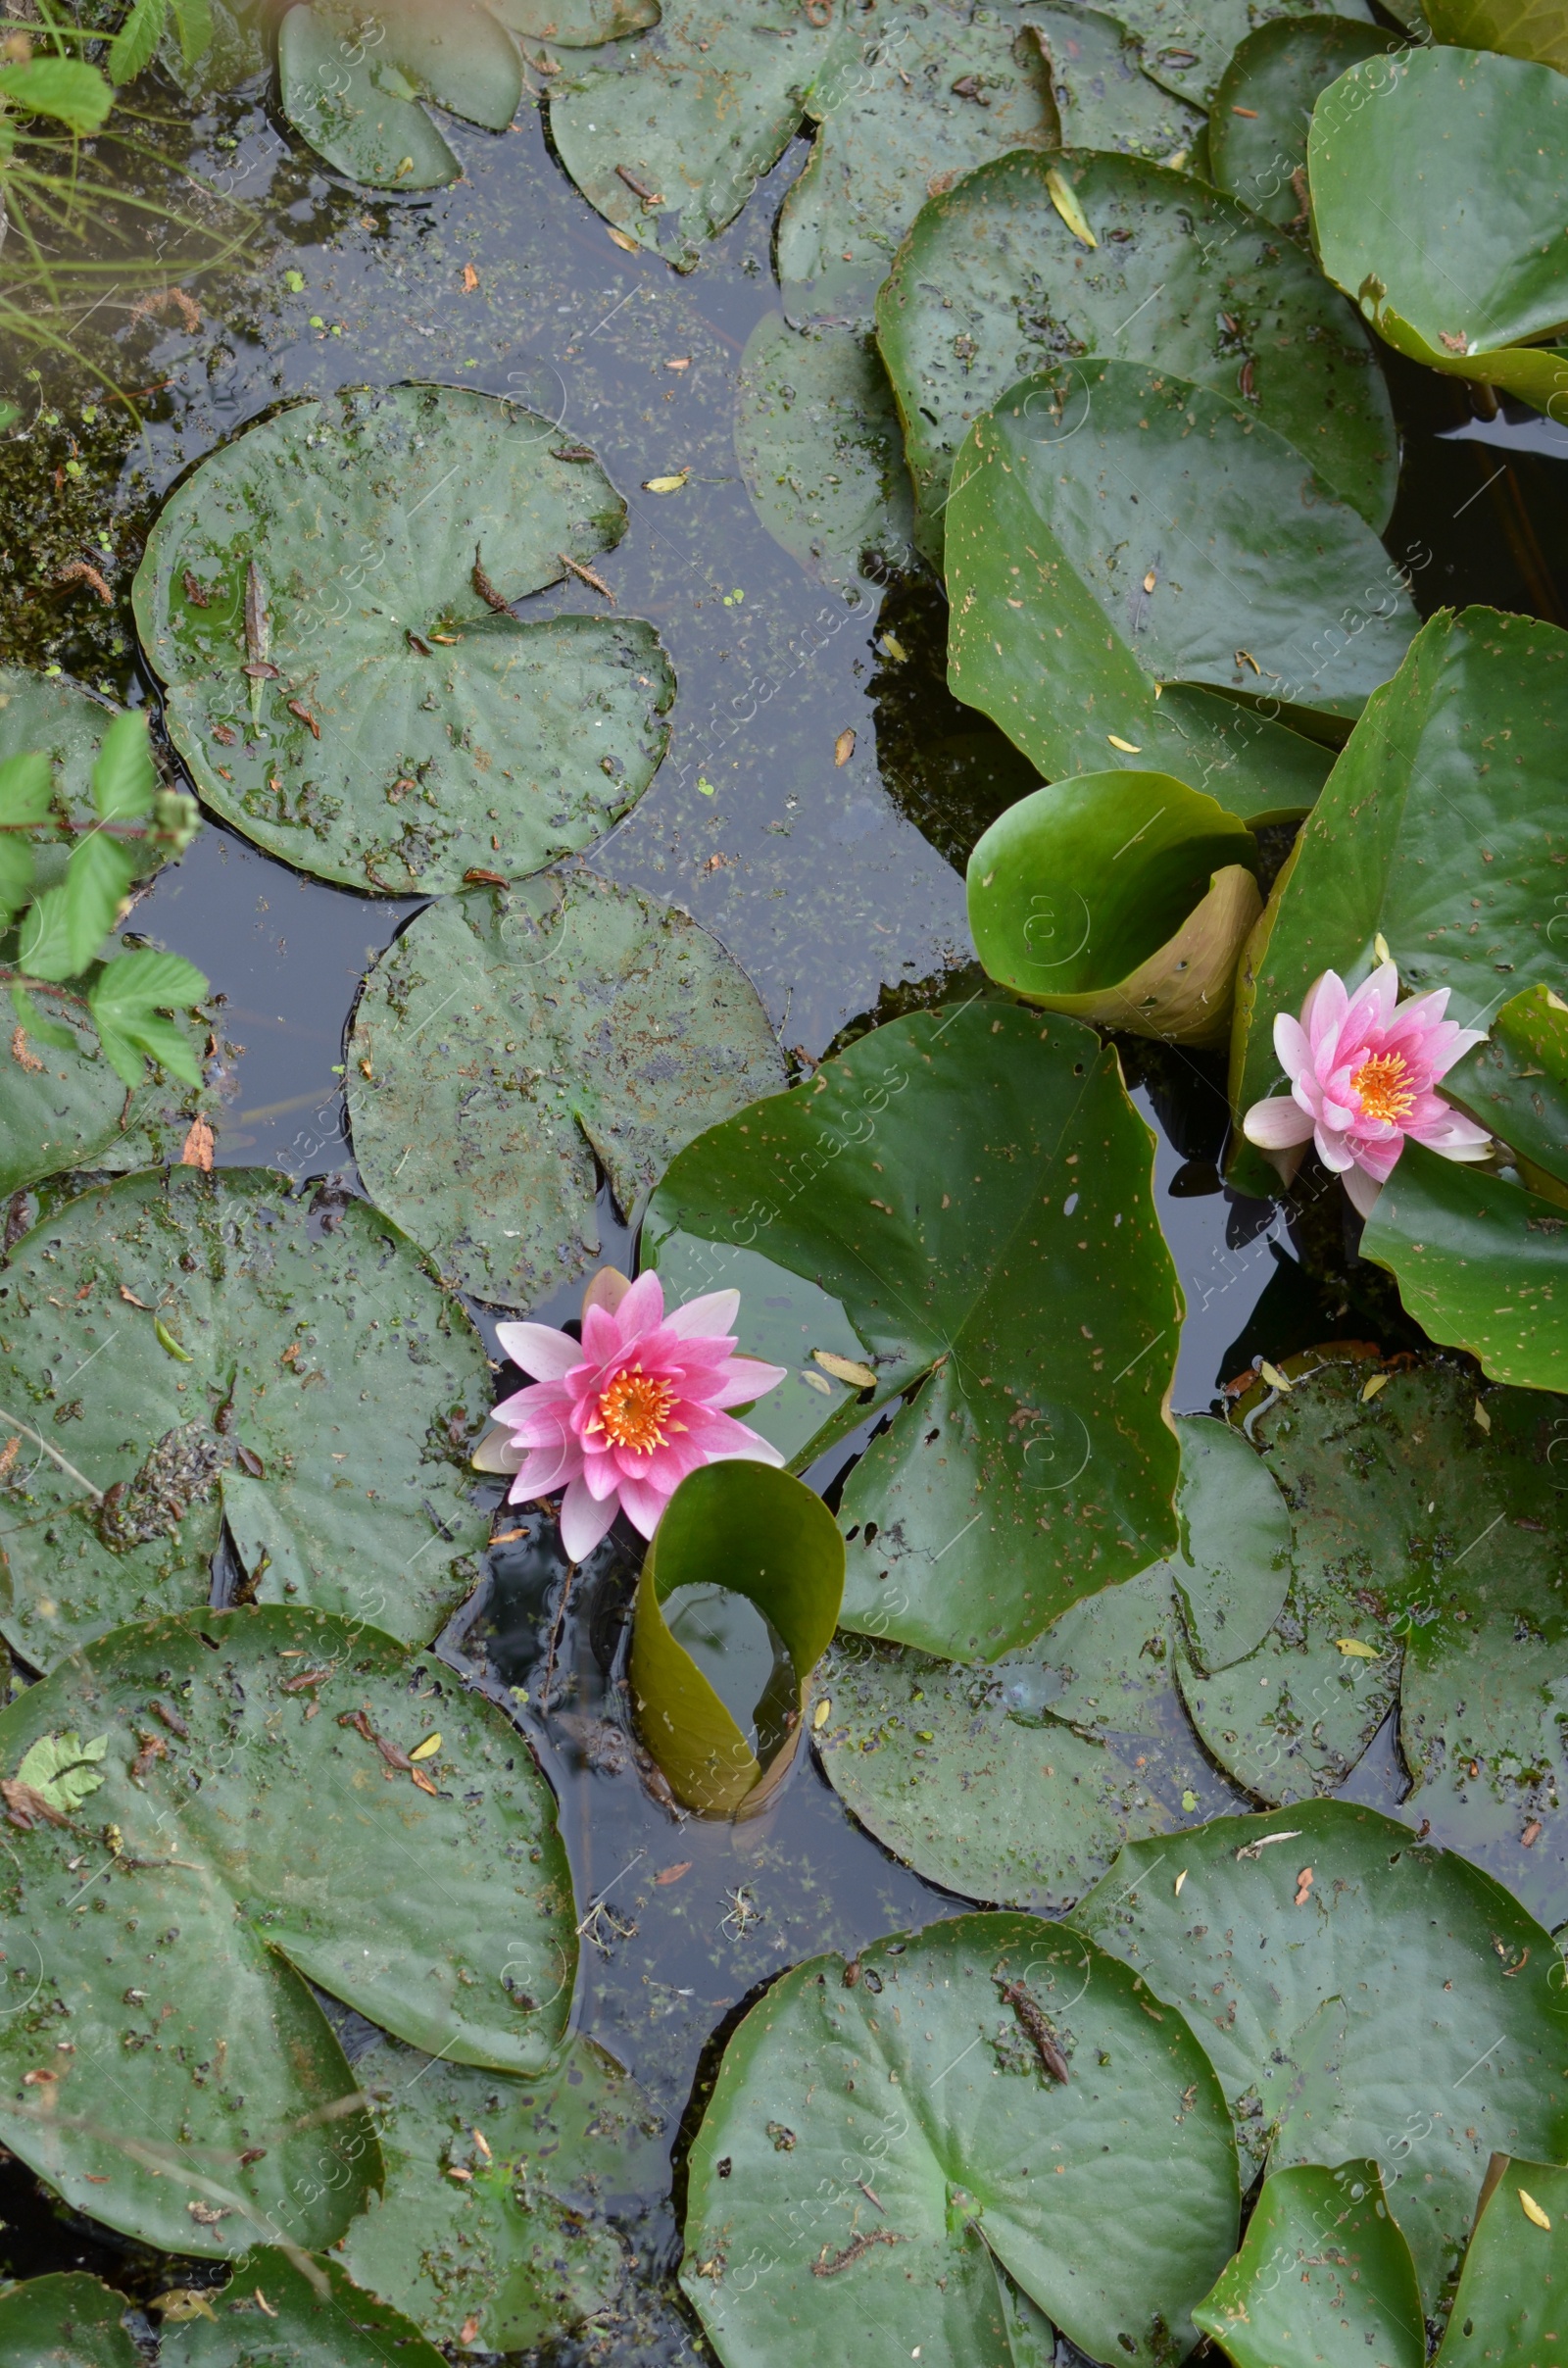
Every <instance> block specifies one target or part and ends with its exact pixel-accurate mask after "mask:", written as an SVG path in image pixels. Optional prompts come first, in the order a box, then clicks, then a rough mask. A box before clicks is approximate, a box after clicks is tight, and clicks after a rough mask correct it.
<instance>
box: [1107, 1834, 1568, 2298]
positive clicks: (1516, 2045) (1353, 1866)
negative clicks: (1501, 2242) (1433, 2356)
mask: <svg viewBox="0 0 1568 2368" xmlns="http://www.w3.org/2000/svg"><path fill="white" fill-rule="evenodd" d="M1275 1835H1277V1836H1279V1839H1278V1840H1277V1841H1271V1839H1270V1837H1271V1836H1275ZM1171 1863H1172V1861H1171V1853H1170V1849H1169V1845H1168V1844H1167V1843H1164V1842H1160V1841H1152V1842H1140V1843H1135V1844H1132V1845H1130V1846H1129V1847H1128V1849H1126V1850H1123V1852H1122V1854H1121V1856H1120V1858H1119V1859H1118V1860H1117V1862H1116V1864H1115V1865H1114V1866H1113V1867H1112V1868H1111V1871H1110V1873H1109V1874H1108V1875H1106V1876H1105V1878H1104V1879H1103V1882H1102V1883H1101V1884H1100V1885H1099V1886H1098V1887H1097V1889H1096V1890H1095V1891H1094V1892H1092V1893H1091V1894H1090V1896H1089V1898H1088V1899H1086V1900H1084V1901H1083V1903H1082V1904H1081V1906H1080V1907H1079V1909H1078V1911H1077V1915H1076V1918H1075V1922H1076V1924H1077V1925H1078V1927H1079V1928H1080V1929H1082V1930H1083V1931H1085V1932H1086V1933H1088V1934H1089V1935H1091V1937H1093V1938H1094V1939H1096V1940H1098V1941H1099V1942H1100V1944H1101V1945H1102V1947H1103V1948H1105V1949H1110V1950H1111V1951H1112V1952H1113V1953H1114V1954H1116V1955H1117V1956H1120V1957H1122V1958H1123V1959H1125V1961H1126V1962H1127V1963H1128V1964H1129V1965H1133V1966H1136V1968H1137V1970H1138V1971H1139V1972H1140V1973H1141V1974H1142V1976H1143V1978H1144V1980H1145V1981H1146V1982H1148V1983H1149V1984H1150V1986H1151V1988H1152V1990H1153V1991H1154V1992H1155V1993H1156V1995H1157V1996H1160V1997H1163V1998H1171V1999H1173V2000H1174V2001H1175V2002H1176V2003H1177V2004H1179V2005H1180V2006H1181V2008H1182V2010H1183V2012H1184V2013H1186V2014H1187V2015H1188V2016H1189V2017H1190V2019H1191V2022H1192V2026H1193V2029H1194V2030H1195V2031H1196V2032H1197V2033H1198V2034H1199V2035H1200V2038H1201V2043H1202V2045H1203V2047H1204V2048H1205V2049H1206V2051H1207V2053H1208V2055H1209V2057H1210V2059H1211V2060H1212V2062H1213V2064H1214V2067H1215V2070H1216V2071H1217V2072H1218V2074H1219V2077H1220V2082H1221V2085H1222V2087H1223V2088H1224V2090H1225V2092H1226V2095H1227V2097H1228V2098H1229V2099H1230V2104H1231V2111H1232V2113H1233V2115H1235V2117H1236V2120H1237V2124H1238V2129H1239V2133H1240V2135H1241V2136H1242V2139H1243V2141H1244V2144H1245V2145H1246V2146H1248V2148H1249V2149H1250V2151H1251V2152H1253V2153H1254V2154H1255V2155H1256V2156H1258V2157H1262V2156H1263V2155H1264V2154H1265V2153H1266V2154H1267V2157H1268V2164H1269V2168H1270V2169H1271V2170H1274V2171H1277V2170H1281V2169H1286V2168H1289V2167H1290V2166H1292V2165H1293V2164H1296V2163H1299V2162H1323V2161H1325V2160H1327V2161H1328V2162H1330V2163H1338V2162H1345V2161H1348V2160H1350V2159H1352V2158H1360V2157H1362V2156H1371V2157H1372V2158H1373V2159H1374V2160H1377V2161H1379V2162H1381V2164H1382V2165H1383V2171H1384V2177H1385V2180H1386V2181H1387V2183H1388V2189H1389V2201H1390V2205H1391V2207H1392V2209H1393V2211H1394V2214H1395V2217H1396V2218H1397V2221H1398V2223H1399V2226H1400V2228H1401V2229H1402V2230H1403V2232H1404V2235H1405V2237H1406V2239H1407V2240H1408V2242H1409V2245H1410V2249H1411V2251H1412V2253H1413V2254H1414V2256H1415V2261H1416V2268H1417V2271H1418V2273H1419V2276H1420V2280H1421V2291H1422V2296H1423V2301H1424V2305H1425V2307H1426V2309H1427V2310H1429V2311H1430V2310H1432V2309H1433V2308H1434V2307H1435V2304H1436V2300H1437V2296H1438V2294H1439V2292H1440V2290H1441V2287H1442V2285H1443V2282H1444V2279H1445V2278H1446V2276H1447V2275H1448V2274H1449V2273H1450V2271H1451V2270H1452V2269H1453V2268H1454V2267H1456V2266H1457V2263H1458V2258H1459V2255H1460V2253H1461V2252H1462V2250H1463V2248H1464V2243H1465V2238H1466V2236H1467V2234H1468V2232H1469V2227H1470V2221H1471V2217H1472V2214H1473V2212H1474V2210H1475V2204H1476V2199H1477V2197H1478V2195H1480V2192H1481V2186H1482V2181H1483V2178H1484V2176H1485V2174H1486V2169H1487V2163H1488V2160H1489V2158H1490V2156H1491V2154H1492V2153H1493V2151H1494V2150H1502V2151H1513V2152H1518V2153H1522V2154H1523V2153H1529V2154H1531V2155H1534V2156H1538V2157H1541V2158H1544V2159H1549V2158H1550V2157H1551V2156H1553V2155H1560V2154H1561V2153H1562V2152H1563V2150H1564V2148H1565V2147H1568V2083H1565V2082H1564V2081H1563V2079H1562V2065H1563V2062H1564V2060H1565V2059H1564V2055H1563V2048H1564V2045H1565V2043H1568V2001H1565V2000H1564V1998H1563V1994H1562V1989H1561V1981H1560V1976H1558V1975H1557V1974H1556V1968H1557V1966H1558V1964H1559V1962H1560V1960H1559V1958H1558V1955H1557V1951H1556V1949H1555V1948H1554V1947H1553V1945H1552V1943H1551V1940H1550V1938H1549V1936H1548V1935H1547V1934H1546V1933H1545V1932H1544V1931H1543V1930H1542V1928H1541V1926H1540V1925H1539V1924H1537V1923H1536V1922H1535V1921H1534V1919H1533V1918H1532V1917H1530V1916H1527V1915H1526V1914H1525V1912H1524V1910H1523V1909H1522V1908H1520V1907H1518V1906H1517V1905H1516V1904H1515V1903H1514V1901H1513V1900H1512V1899H1509V1898H1508V1896H1507V1894H1506V1893H1505V1892H1502V1891H1500V1890H1499V1889H1498V1887H1497V1886H1496V1885H1495V1883H1493V1882H1492V1881H1491V1879H1490V1878H1489V1877H1488V1876H1486V1875H1484V1874H1482V1873H1480V1872H1479V1870H1478V1869H1477V1868H1475V1867H1472V1866H1469V1865H1467V1864H1466V1863H1465V1861H1464V1860H1463V1859H1462V1858H1458V1857H1455V1856H1454V1855H1452V1854H1451V1853H1450V1852H1449V1851H1446V1850H1435V1849H1431V1848H1429V1847H1427V1846H1424V1845H1422V1844H1420V1843H1418V1842H1416V1841H1415V1840H1413V1839H1412V1837H1411V1835H1410V1833H1409V1832H1408V1830H1407V1829H1406V1828H1405V1827H1403V1826H1401V1825H1397V1824H1395V1823H1394V1821H1393V1820H1392V1819H1391V1818H1388V1817H1382V1816H1379V1815H1378V1814H1377V1813H1376V1812H1375V1811H1374V1810H1371V1809H1365V1808H1359V1807H1355V1806H1352V1805H1351V1804H1350V1803H1349V1802H1348V1801H1308V1802H1305V1803H1304V1804H1302V1805H1301V1806H1299V1807H1296V1808H1292V1809H1289V1810H1285V1811H1280V1810H1275V1811H1273V1812H1271V1813H1270V1814H1269V1815H1267V1816H1265V1817H1248V1818H1241V1817H1221V1818H1217V1819H1216V1820H1215V1821H1214V1823H1213V1824H1212V1825H1209V1826H1207V1827H1205V1828H1204V1830H1203V1832H1202V1833H1201V1834H1189V1835H1187V1836H1185V1837H1184V1838H1183V1841H1182V1845H1181V1857H1180V1862H1179V1863H1180V1865H1181V1866H1182V1867H1184V1868H1185V1870H1186V1881H1185V1882H1184V1883H1183V1885H1182V1887H1181V1890H1180V1893H1179V1894H1178V1893H1177V1891H1176V1889H1175V1887H1174V1885H1173V1883H1172V1881H1171V1880H1170V1873H1171ZM1308 1867H1310V1868H1311V1870H1312V1880H1311V1883H1310V1884H1308V1883H1307V1882H1306V1879H1305V1873H1304V1870H1305V1869H1306V1868H1308ZM1298 1898H1299V1901H1300V1903H1299V1905H1298V1904H1297V1900H1298Z"/></svg>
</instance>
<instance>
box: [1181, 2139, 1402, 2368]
mask: <svg viewBox="0 0 1568 2368" xmlns="http://www.w3.org/2000/svg"><path fill="white" fill-rule="evenodd" d="M1193 2316H1194V2319H1195V2320H1196V2321H1197V2323H1198V2325H1199V2326H1200V2327H1201V2329H1202V2331H1203V2333H1204V2334H1205V2335H1208V2336H1212V2337H1213V2339H1214V2341H1215V2342H1216V2343H1218V2344H1220V2346H1221V2347H1222V2349H1223V2350H1224V2351H1225V2353H1226V2355H1227V2356H1228V2357H1229V2358H1230V2359H1232V2360H1234V2361H1235V2362H1236V2368H1273V2363H1274V2362H1275V2361H1276V2360H1277V2359H1279V2358H1280V2357H1281V2356H1282V2354H1283V2355H1285V2356H1288V2357H1289V2358H1291V2359H1292V2360H1299V2361H1300V2362H1301V2363H1302V2368H1335V2363H1337V2362H1339V2361H1342V2360H1344V2359H1346V2358H1355V2357H1357V2356H1358V2355H1359V2351H1360V2349H1361V2347H1364V2349H1365V2351H1366V2353H1367V2355H1368V2357H1369V2359H1370V2361H1372V2362H1374V2363H1376V2368H1426V2356H1427V2341H1426V2324H1425V2321H1424V2319H1423V2316H1422V2311H1421V2289H1420V2287H1419V2286H1418V2285H1417V2284H1416V2275H1415V2263H1414V2262H1413V2261H1412V2260H1411V2258H1410V2247H1409V2246H1408V2245H1406V2243H1405V2241H1404V2239H1403V2237H1402V2236H1401V2235H1400V2233H1399V2229H1398V2225H1397V2222H1396V2221H1395V2219H1394V2217H1393V2214H1392V2213H1391V2211H1390V2209H1389V2203H1388V2198H1387V2196H1386V2195H1385V2194H1384V2190H1383V2176H1382V2173H1381V2171H1380V2170H1379V2168H1378V2165H1377V2163H1376V2162H1371V2161H1368V2162H1343V2163H1341V2164H1339V2165H1338V2167H1337V2168H1335V2169H1333V2170H1329V2169H1325V2168H1324V2167H1323V2166H1322V2165H1321V2164H1317V2163H1300V2164H1298V2165H1297V2166H1296V2167H1295V2168H1293V2169H1291V2170H1284V2171H1276V2172H1275V2173H1274V2175H1273V2177H1272V2178H1270V2179H1267V2180H1265V2181H1264V2183H1263V2192H1262V2194H1261V2195H1259V2196H1258V2199H1257V2203H1256V2206H1255V2208H1254V2210H1253V2212H1252V2217H1251V2219H1250V2221H1249V2222H1248V2225H1247V2235H1246V2238H1245V2240H1244V2241H1243V2244H1242V2248H1241V2250H1240V2252H1239V2253H1238V2254H1237V2256H1236V2258H1235V2260H1234V2261H1232V2262H1231V2263H1229V2265H1228V2266H1227V2268H1226V2269H1225V2272H1224V2274H1223V2276H1222V2277H1221V2278H1220V2280H1219V2282H1218V2284H1217V2285H1216V2286H1215V2288H1214V2291H1213V2293H1212V2294H1206V2295H1205V2296H1204V2298H1203V2300H1202V2301H1201V2303H1200V2305H1199V2307H1198V2308H1197V2310H1195V2311H1194V2313H1193Z"/></svg>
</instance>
